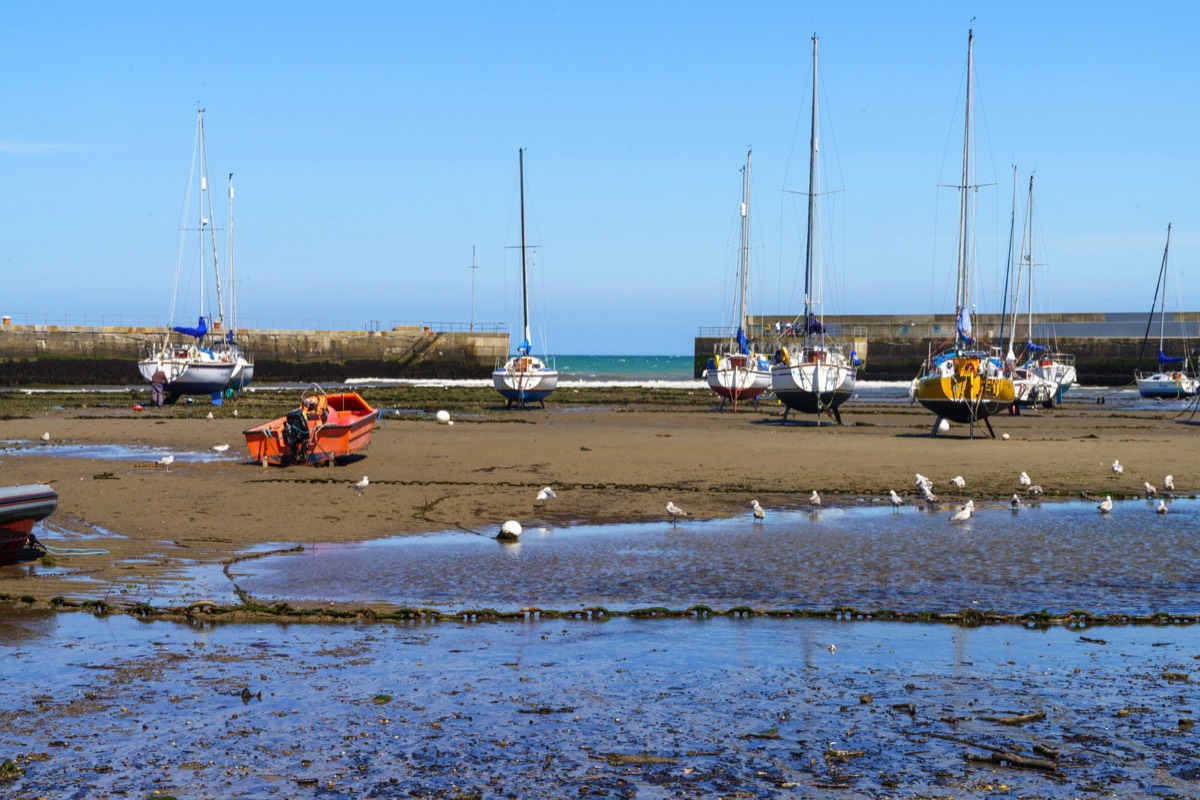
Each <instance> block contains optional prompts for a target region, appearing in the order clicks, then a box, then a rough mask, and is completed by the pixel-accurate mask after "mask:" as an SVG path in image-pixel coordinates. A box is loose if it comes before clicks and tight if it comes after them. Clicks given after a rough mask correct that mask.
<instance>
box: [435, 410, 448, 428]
mask: <svg viewBox="0 0 1200 800" xmlns="http://www.w3.org/2000/svg"><path fill="white" fill-rule="evenodd" d="M437 421H438V424H439V425H449V424H450V412H449V411H446V410H445V409H442V410H441V411H439V412H438V413H437Z"/></svg>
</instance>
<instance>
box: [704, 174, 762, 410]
mask: <svg viewBox="0 0 1200 800" xmlns="http://www.w3.org/2000/svg"><path fill="white" fill-rule="evenodd" d="M740 213H741V247H740V250H739V254H738V288H737V300H736V308H735V315H736V318H737V327H736V328H735V329H734V330H733V332H732V333H731V335H730V337H729V339H728V340H727V341H726V342H724V352H723V353H722V352H716V353H714V354H713V357H712V358H710V359H709V360H708V368H707V369H706V370H705V377H706V378H707V380H708V388H710V389H712V390H713V391H714V392H716V393H717V396H718V397H720V398H722V399H721V404H722V405H724V404H725V401H726V400H730V401H732V402H733V408H734V410H737V404H738V402H739V401H741V400H756V399H757V398H758V396H759V395H760V394H762V393H763V392H765V391H766V390H767V389H769V388H771V362H770V360H769V359H768V358H767V357H766V356H764V355H762V354H761V353H757V352H755V351H754V349H753V347H752V343H751V342H750V340H749V339H747V338H746V329H747V328H748V327H749V326H748V322H747V318H746V308H747V305H748V304H749V294H750V151H746V166H745V167H744V168H743V169H742V205H741V211H740ZM720 347H721V345H718V348H720Z"/></svg>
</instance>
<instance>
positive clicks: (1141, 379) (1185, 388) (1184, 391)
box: [1136, 372, 1197, 400]
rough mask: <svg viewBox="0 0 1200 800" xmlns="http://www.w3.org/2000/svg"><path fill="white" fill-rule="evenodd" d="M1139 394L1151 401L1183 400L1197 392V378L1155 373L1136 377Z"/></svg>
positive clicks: (1173, 373)
mask: <svg viewBox="0 0 1200 800" xmlns="http://www.w3.org/2000/svg"><path fill="white" fill-rule="evenodd" d="M1136 380H1137V387H1138V394H1140V395H1141V396H1142V397H1145V398H1147V399H1150V400H1182V399H1184V398H1186V397H1193V396H1195V395H1196V392H1197V381H1196V379H1195V378H1193V377H1191V376H1190V375H1187V374H1185V373H1183V372H1155V373H1153V374H1150V375H1142V374H1139V375H1137V376H1136Z"/></svg>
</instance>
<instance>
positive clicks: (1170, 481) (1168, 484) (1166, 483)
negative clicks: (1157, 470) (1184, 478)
mask: <svg viewBox="0 0 1200 800" xmlns="http://www.w3.org/2000/svg"><path fill="white" fill-rule="evenodd" d="M1163 488H1164V489H1166V490H1167V491H1168V492H1173V491H1175V476H1174V475H1168V476H1167V477H1165V478H1163Z"/></svg>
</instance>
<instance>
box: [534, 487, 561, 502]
mask: <svg viewBox="0 0 1200 800" xmlns="http://www.w3.org/2000/svg"><path fill="white" fill-rule="evenodd" d="M556 497H558V495H556V494H555V493H554V490H553V489H551V488H550V487H549V486H546V487H544V488H543V489H542V490H541V491H539V492H538V493H537V499H538V501H539V502H543V503H544V502H545V501H547V500H553V499H555V498H556Z"/></svg>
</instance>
